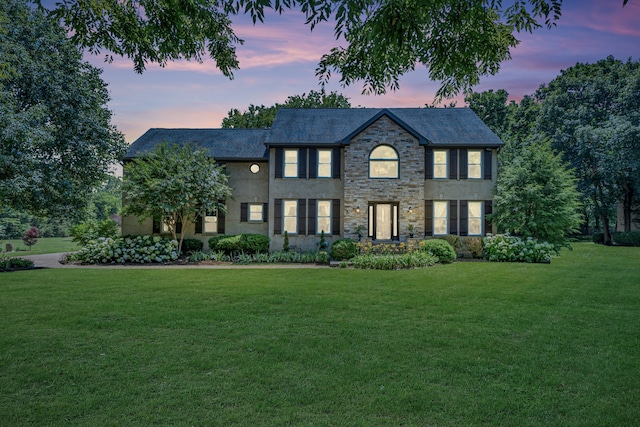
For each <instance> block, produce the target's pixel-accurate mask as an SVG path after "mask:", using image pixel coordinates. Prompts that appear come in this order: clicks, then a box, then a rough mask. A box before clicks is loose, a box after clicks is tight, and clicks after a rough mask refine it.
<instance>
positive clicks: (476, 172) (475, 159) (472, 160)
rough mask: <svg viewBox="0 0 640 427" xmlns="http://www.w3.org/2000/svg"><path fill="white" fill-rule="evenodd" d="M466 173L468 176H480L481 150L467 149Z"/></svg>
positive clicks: (477, 177)
mask: <svg viewBox="0 0 640 427" xmlns="http://www.w3.org/2000/svg"><path fill="white" fill-rule="evenodd" d="M467 173H468V177H469V178H475V179H480V178H482V152H481V151H480V150H469V152H468V154H467Z"/></svg>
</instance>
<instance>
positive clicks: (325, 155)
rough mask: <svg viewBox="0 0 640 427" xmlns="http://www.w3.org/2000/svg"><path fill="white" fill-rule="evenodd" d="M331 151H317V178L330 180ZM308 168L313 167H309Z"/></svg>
mask: <svg viewBox="0 0 640 427" xmlns="http://www.w3.org/2000/svg"><path fill="white" fill-rule="evenodd" d="M332 154H333V152H332V150H318V178H331V156H332ZM309 167H310V168H311V167H313V165H310V166H309Z"/></svg>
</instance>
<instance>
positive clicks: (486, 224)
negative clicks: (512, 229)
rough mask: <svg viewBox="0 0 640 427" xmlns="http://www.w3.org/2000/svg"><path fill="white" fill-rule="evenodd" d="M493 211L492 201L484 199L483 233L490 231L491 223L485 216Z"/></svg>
mask: <svg viewBox="0 0 640 427" xmlns="http://www.w3.org/2000/svg"><path fill="white" fill-rule="evenodd" d="M492 213H493V201H492V200H485V201H484V234H485V235H486V234H487V233H491V231H492V230H491V228H492V226H493V224H492V223H491V220H490V219H488V218H487V215H491V214H492Z"/></svg>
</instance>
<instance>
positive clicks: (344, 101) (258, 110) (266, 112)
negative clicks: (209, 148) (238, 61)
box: [222, 89, 351, 129]
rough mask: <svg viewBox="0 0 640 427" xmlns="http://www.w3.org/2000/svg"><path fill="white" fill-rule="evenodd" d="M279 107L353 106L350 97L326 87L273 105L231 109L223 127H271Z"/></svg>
mask: <svg viewBox="0 0 640 427" xmlns="http://www.w3.org/2000/svg"><path fill="white" fill-rule="evenodd" d="M279 108H351V103H350V102H349V98H346V97H345V96H344V95H342V94H340V93H337V92H331V93H329V94H327V93H326V92H325V90H324V89H321V90H319V91H316V90H312V91H309V94H306V93H303V94H302V95H292V96H290V97H288V98H287V100H286V101H284V103H282V104H279V103H276V104H275V105H272V106H271V107H265V106H264V105H261V106H259V107H258V106H256V105H253V104H251V105H249V108H247V110H246V111H242V112H241V111H240V110H238V109H236V108H234V109H232V110H229V113H228V114H227V117H225V118H224V119H222V127H223V128H237V129H247V128H269V127H271V125H272V124H273V120H274V119H275V117H276V113H277V112H278V109H279Z"/></svg>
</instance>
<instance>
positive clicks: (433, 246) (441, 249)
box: [420, 239, 457, 264]
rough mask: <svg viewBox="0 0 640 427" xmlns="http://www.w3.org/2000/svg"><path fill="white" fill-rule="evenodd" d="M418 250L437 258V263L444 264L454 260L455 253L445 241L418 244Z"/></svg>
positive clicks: (433, 240) (426, 241) (430, 240)
mask: <svg viewBox="0 0 640 427" xmlns="http://www.w3.org/2000/svg"><path fill="white" fill-rule="evenodd" d="M420 250H421V251H425V252H428V253H430V254H431V255H433V256H435V257H437V258H438V261H439V262H441V263H443V264H446V263H449V262H453V261H455V259H456V256H457V255H456V251H455V250H454V249H453V246H451V245H450V244H449V243H448V242H447V241H446V240H442V239H429V240H422V241H421V242H420Z"/></svg>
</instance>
